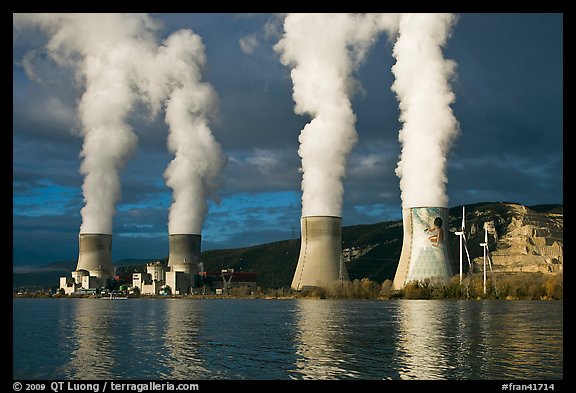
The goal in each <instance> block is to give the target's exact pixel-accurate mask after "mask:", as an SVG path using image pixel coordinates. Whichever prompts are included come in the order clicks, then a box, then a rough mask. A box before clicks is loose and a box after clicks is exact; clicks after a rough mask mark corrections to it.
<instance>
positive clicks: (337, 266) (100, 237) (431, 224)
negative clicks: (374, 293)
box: [60, 207, 452, 295]
mask: <svg viewBox="0 0 576 393" xmlns="http://www.w3.org/2000/svg"><path fill="white" fill-rule="evenodd" d="M402 221H403V243H402V251H401V255H400V260H399V263H398V267H397V270H396V274H395V276H394V282H393V285H392V287H393V289H396V290H400V289H402V288H403V287H404V286H405V285H406V284H407V283H409V282H411V281H422V280H425V279H432V280H442V281H445V280H449V279H450V277H452V268H451V264H450V258H449V253H448V238H447V234H448V233H449V232H448V229H447V223H448V209H447V208H445V207H411V208H404V209H402ZM300 225H301V233H302V236H301V242H300V254H299V257H298V262H297V265H296V270H295V272H294V276H293V279H292V283H291V288H292V289H294V290H297V291H301V290H305V289H310V288H314V287H327V286H329V285H331V284H333V283H336V282H342V281H348V280H349V276H348V271H347V268H346V265H345V263H344V258H343V250H342V218H341V217H336V216H303V217H301V219H300ZM78 240H79V254H78V264H77V267H76V270H75V271H73V272H72V273H71V276H70V277H60V290H61V291H63V292H64V293H65V294H72V293H78V292H85V291H90V290H92V291H93V290H95V289H96V288H98V289H99V288H104V287H105V286H106V285H107V283H108V280H111V279H114V277H115V276H114V268H113V266H112V253H111V249H112V235H110V234H101V233H80V234H79V236H78ZM168 240H169V256H168V260H167V264H165V263H160V261H156V262H149V263H148V264H147V266H146V272H135V273H132V275H131V277H130V281H131V283H132V287H133V288H137V291H138V292H139V293H140V294H149V295H157V294H171V295H183V294H190V293H199V292H204V293H205V290H206V285H207V284H208V285H209V287H210V288H212V289H214V288H217V289H218V288H219V289H220V290H221V291H222V290H224V291H225V290H226V289H227V288H228V289H229V288H230V287H232V286H236V287H237V286H246V287H251V288H254V289H255V288H256V275H255V273H247V272H234V270H233V269H223V270H222V271H221V272H220V271H219V272H205V271H202V270H203V268H199V266H202V263H201V243H202V236H201V235H199V234H170V235H169V236H168ZM233 279H234V282H233V283H232V280H233ZM200 288H202V290H199V289H200ZM216 293H218V291H217V290H216Z"/></svg>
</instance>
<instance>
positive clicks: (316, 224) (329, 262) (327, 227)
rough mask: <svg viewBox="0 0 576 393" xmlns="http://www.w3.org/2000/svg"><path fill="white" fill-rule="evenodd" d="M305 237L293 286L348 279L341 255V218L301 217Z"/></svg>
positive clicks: (314, 285)
mask: <svg viewBox="0 0 576 393" xmlns="http://www.w3.org/2000/svg"><path fill="white" fill-rule="evenodd" d="M300 225H301V228H302V240H301V243H300V256H299V258H298V265H297V266H296V272H295V273H294V278H293V279H292V288H293V289H296V290H301V289H303V288H305V287H323V286H326V285H328V284H331V283H333V282H336V281H338V280H340V279H342V280H346V281H347V280H348V271H347V270H346V266H345V265H344V263H343V262H342V260H341V257H342V243H341V239H342V218H340V217H332V216H307V217H302V218H301V220H300Z"/></svg>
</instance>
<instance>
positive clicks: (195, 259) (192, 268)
mask: <svg viewBox="0 0 576 393" xmlns="http://www.w3.org/2000/svg"><path fill="white" fill-rule="evenodd" d="M201 239H202V235H192V234H177V235H169V236H168V242H169V247H170V254H169V256H168V267H169V268H170V270H171V271H173V272H184V273H186V274H188V275H189V276H190V277H191V276H192V275H194V274H195V273H197V266H198V263H199V262H200V244H201Z"/></svg>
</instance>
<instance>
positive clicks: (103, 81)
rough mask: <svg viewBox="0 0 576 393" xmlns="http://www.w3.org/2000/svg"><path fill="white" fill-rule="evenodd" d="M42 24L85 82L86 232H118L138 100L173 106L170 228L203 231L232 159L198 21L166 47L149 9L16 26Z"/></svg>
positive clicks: (22, 20)
mask: <svg viewBox="0 0 576 393" xmlns="http://www.w3.org/2000/svg"><path fill="white" fill-rule="evenodd" d="M27 26H38V27H40V28H41V29H42V30H43V31H44V32H46V33H47V34H48V35H49V41H48V44H47V46H46V49H47V52H48V54H49V55H50V56H51V58H52V59H54V61H55V62H56V63H58V64H59V65H61V66H68V67H70V68H71V69H72V70H73V71H74V72H75V75H76V78H77V80H78V82H80V83H82V84H83V85H84V86H85V91H84V94H83V95H82V98H81V100H80V103H79V105H78V116H79V120H80V123H81V126H82V127H81V129H82V130H81V132H82V135H83V137H84V143H83V146H82V152H81V153H80V156H81V157H82V164H81V167H80V172H81V173H82V174H83V175H84V183H83V186H82V191H83V195H84V201H85V206H84V207H83V208H82V212H81V213H82V225H81V228H80V232H81V233H106V234H111V233H112V218H113V216H114V213H115V205H116V203H117V202H118V200H119V198H120V180H119V171H120V170H121V169H122V167H123V166H124V164H125V162H126V160H127V159H128V158H129V157H130V155H131V154H132V153H133V151H134V150H135V149H136V145H137V140H138V138H137V136H136V135H135V134H134V132H133V131H132V128H131V127H130V125H128V124H127V123H126V118H127V116H128V114H129V113H130V111H131V110H132V109H133V107H134V106H135V105H136V104H137V102H138V100H143V101H144V102H145V103H146V104H148V105H149V108H150V109H151V112H152V113H153V114H155V113H157V112H158V110H159V109H160V108H161V107H163V106H164V107H165V109H166V123H167V124H168V125H169V128H170V134H169V137H168V147H169V149H170V151H172V152H173V153H175V158H174V160H173V161H172V163H171V164H170V165H169V167H168V169H167V170H166V172H165V178H166V181H167V184H168V185H169V186H170V187H172V188H173V191H174V193H173V198H174V203H173V205H172V207H171V211H170V224H169V231H170V233H200V230H201V226H202V222H203V220H204V216H205V213H206V200H205V198H206V196H209V195H212V192H213V191H214V188H215V186H216V184H215V180H214V179H215V177H216V175H217V173H218V172H219V171H220V169H221V168H222V167H223V165H224V159H223V158H222V152H221V150H220V146H219V144H218V143H217V142H216V141H215V139H214V137H213V136H212V133H211V131H210V129H209V128H208V125H207V124H208V120H207V119H208V117H207V115H208V114H209V112H210V110H211V109H212V108H213V107H214V105H215V101H216V94H215V92H214V91H213V89H212V88H211V86H210V85H208V84H206V83H202V82H201V81H200V79H201V74H200V72H201V68H202V67H203V65H204V64H205V62H206V59H205V55H204V46H203V45H202V42H201V39H200V37H199V36H198V35H196V34H194V33H192V32H191V31H190V30H180V31H177V32H175V33H173V34H172V35H171V36H170V37H168V39H166V41H165V42H164V45H162V46H160V47H159V46H158V44H157V42H156V38H155V34H154V33H155V30H156V29H157V28H158V25H157V24H156V23H155V21H154V20H152V19H151V18H150V17H149V16H147V15H145V14H14V28H15V29H19V28H23V27H27Z"/></svg>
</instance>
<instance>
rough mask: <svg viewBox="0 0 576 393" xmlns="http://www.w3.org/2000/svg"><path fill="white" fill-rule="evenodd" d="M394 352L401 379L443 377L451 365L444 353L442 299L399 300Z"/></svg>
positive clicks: (444, 316)
mask: <svg viewBox="0 0 576 393" xmlns="http://www.w3.org/2000/svg"><path fill="white" fill-rule="evenodd" d="M397 313H398V314H397V316H396V318H397V321H398V327H397V328H398V331H397V338H396V339H397V341H396V345H397V356H398V359H397V360H398V373H399V376H400V378H401V379H442V378H446V371H447V370H449V369H450V368H451V367H452V361H451V360H452V359H451V358H449V357H448V356H447V353H448V351H447V350H446V346H447V340H448V337H447V336H446V331H445V325H444V323H445V318H446V315H445V308H444V307H442V303H441V302H437V301H426V300H411V301H400V307H399V308H398V310H397Z"/></svg>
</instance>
